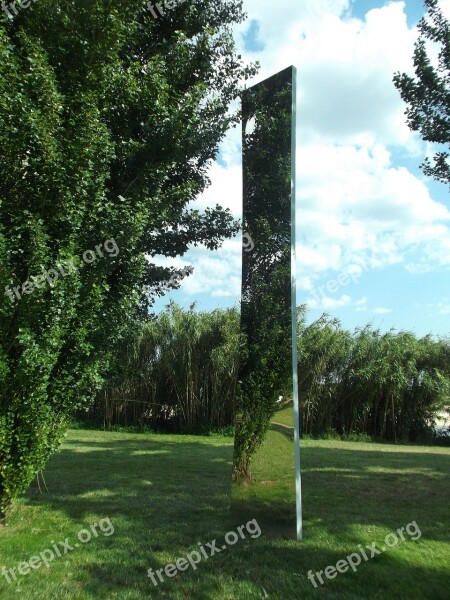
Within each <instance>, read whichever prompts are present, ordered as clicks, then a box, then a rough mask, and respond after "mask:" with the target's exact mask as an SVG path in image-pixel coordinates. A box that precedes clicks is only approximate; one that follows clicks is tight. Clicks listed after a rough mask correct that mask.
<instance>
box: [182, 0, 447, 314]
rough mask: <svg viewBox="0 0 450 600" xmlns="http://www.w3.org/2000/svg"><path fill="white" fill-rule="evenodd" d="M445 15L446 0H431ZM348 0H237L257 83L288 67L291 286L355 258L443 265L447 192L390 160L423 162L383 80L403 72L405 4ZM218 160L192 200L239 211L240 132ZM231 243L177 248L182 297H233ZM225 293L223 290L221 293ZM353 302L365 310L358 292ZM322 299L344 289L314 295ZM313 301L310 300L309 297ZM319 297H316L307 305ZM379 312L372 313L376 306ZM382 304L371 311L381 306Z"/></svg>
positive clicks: (331, 273)
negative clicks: (293, 130) (294, 279)
mask: <svg viewBox="0 0 450 600" xmlns="http://www.w3.org/2000/svg"><path fill="white" fill-rule="evenodd" d="M441 4H442V6H443V7H444V9H445V10H448V11H449V14H450V0H441ZM351 5H352V3H351V2H350V1H349V0H302V1H301V2H292V0H277V2H273V0H270V1H269V0H244V9H245V10H246V11H247V12H248V14H249V21H247V22H246V23H243V24H241V25H239V26H238V27H237V28H236V35H237V39H238V41H239V43H240V45H241V53H242V54H243V55H244V57H245V58H247V59H250V60H255V59H258V60H259V61H260V62H261V64H262V71H261V73H260V74H259V75H258V77H257V79H256V80H255V81H260V80H262V79H264V78H265V77H267V76H270V75H272V74H273V73H275V72H277V71H279V70H281V69H284V68H285V67H287V66H288V65H290V64H296V65H297V66H298V90H299V92H298V93H299V96H298V161H297V164H298V175H297V232H298V242H297V261H298V268H297V271H298V286H299V288H300V289H301V290H308V291H311V290H314V288H316V289H317V286H318V285H319V286H320V285H321V284H322V283H326V282H327V280H329V279H331V278H335V276H336V274H337V273H340V272H344V271H350V270H351V269H354V267H352V266H351V265H358V264H359V265H361V267H363V271H362V273H361V272H360V275H361V277H360V281H363V280H364V275H365V273H366V272H367V271H369V270H372V269H379V270H381V269H383V268H388V267H389V266H392V265H398V264H403V265H404V267H405V268H406V269H407V270H408V271H409V272H410V273H413V274H419V273H424V272H430V271H432V270H434V269H445V268H448V267H449V266H450V210H449V204H448V196H447V195H445V196H443V197H441V198H440V197H437V196H436V197H433V196H432V195H431V194H430V190H429V187H428V185H427V181H426V179H425V178H424V177H423V176H422V175H418V176H417V175H415V174H413V173H411V172H410V171H408V169H407V168H406V167H405V166H402V165H401V164H400V162H399V159H398V156H399V155H400V156H402V155H403V156H407V157H409V158H411V157H412V158H413V159H414V160H415V162H416V164H417V165H419V164H420V163H421V162H422V160H423V156H424V153H425V151H426V145H425V144H424V143H422V142H421V140H420V139H419V138H418V136H416V135H415V134H412V133H411V132H410V131H409V130H408V128H407V126H406V125H405V116H404V111H405V106H404V104H403V102H402V100H401V98H400V95H399V93H398V91H397V90H396V89H395V87H394V85H393V83H392V77H393V74H394V73H395V72H396V71H408V72H413V64H412V54H413V45H414V41H415V39H416V37H417V31H416V30H415V29H410V28H409V27H408V25H407V19H406V12H405V2H396V1H393V2H386V5H385V6H384V7H382V8H378V9H373V10H370V11H368V12H367V14H366V16H365V18H364V19H357V18H354V17H352V16H351V14H350V12H349V10H350V8H351ZM252 20H253V21H256V22H257V24H258V26H259V33H258V39H259V41H260V42H261V43H262V44H263V46H264V49H263V50H262V51H258V52H250V51H249V50H248V49H246V48H245V47H244V34H245V32H246V31H247V30H248V28H249V25H250V22H251V21H252ZM221 161H222V164H221V165H219V164H214V165H213V166H212V168H211V172H210V175H211V179H212V182H213V185H212V186H211V188H209V189H208V190H207V191H206V192H205V193H204V194H203V195H202V196H201V197H200V198H199V199H198V200H197V201H196V203H195V205H196V207H198V208H205V207H206V206H211V205H214V204H216V203H219V204H221V205H222V206H225V207H227V208H230V209H231V211H232V212H233V214H234V215H235V217H240V215H241V211H242V172H241V131H240V128H236V129H234V130H232V131H231V132H230V133H229V134H228V135H227V138H226V140H225V142H224V144H223V145H222V152H221ZM240 255H241V244H240V241H234V242H233V241H230V242H226V243H225V245H224V248H223V250H220V251H219V252H218V253H214V254H211V253H208V252H207V251H206V250H205V249H201V248H197V249H195V250H194V251H192V252H190V253H189V254H188V255H187V256H186V257H185V258H186V259H187V260H189V262H191V263H192V264H194V267H195V272H194V275H193V276H191V277H189V278H188V279H187V280H186V281H185V282H183V290H184V291H185V293H186V294H187V295H189V296H195V294H198V293H202V292H209V293H211V295H212V296H213V297H216V298H219V297H239V285H240V284H239V275H240ZM228 295H229V296H228ZM364 299H365V300H366V301H365V302H364V303H363V302H362V299H361V300H359V301H358V302H356V304H355V308H356V310H357V311H359V312H362V311H363V310H368V308H367V299H366V298H365V297H364ZM312 302H313V303H314V302H316V304H317V305H319V304H320V308H324V309H333V308H338V307H339V306H345V305H347V304H349V303H350V302H351V300H350V297H349V296H347V295H343V296H341V297H340V298H335V299H332V298H323V299H321V301H320V302H317V300H314V301H312ZM311 306H312V304H311ZM318 307H319V306H318ZM380 311H381V312H380ZM386 311H390V309H386V308H384V307H383V306H380V307H377V308H375V309H374V311H373V313H374V314H387V312H386Z"/></svg>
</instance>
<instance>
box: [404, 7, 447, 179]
mask: <svg viewBox="0 0 450 600" xmlns="http://www.w3.org/2000/svg"><path fill="white" fill-rule="evenodd" d="M425 7H426V9H427V12H428V15H427V16H428V17H429V19H428V18H427V16H424V17H423V18H422V19H421V20H420V22H419V25H418V29H419V32H420V35H419V38H418V40H417V42H416V44H415V50H414V68H415V77H411V76H409V75H407V74H406V73H402V74H401V73H396V74H395V76H394V84H395V87H396V88H397V89H398V90H399V91H400V94H401V97H402V99H403V100H404V101H405V102H406V103H407V105H408V108H407V110H406V116H407V123H408V125H409V127H410V128H411V129H412V130H413V131H418V132H419V133H420V135H421V136H422V138H423V139H424V140H425V141H427V142H432V143H436V144H440V145H443V146H445V149H442V150H439V151H438V152H436V154H435V156H434V159H433V161H431V160H430V159H429V158H427V159H426V160H425V163H424V164H423V165H422V167H423V170H424V173H425V174H426V175H429V176H431V177H433V178H435V179H436V180H437V181H441V182H443V183H449V184H450V163H449V153H448V151H447V148H448V145H449V143H450V23H449V21H448V20H447V19H446V18H445V17H444V15H443V13H442V10H441V9H440V8H439V3H438V0H425ZM430 42H431V43H433V44H437V45H438V46H439V54H438V61H437V64H433V60H432V59H431V58H430V56H431V53H430V49H429V47H428V48H427V44H429V43H430Z"/></svg>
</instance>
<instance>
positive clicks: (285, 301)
mask: <svg viewBox="0 0 450 600" xmlns="http://www.w3.org/2000/svg"><path fill="white" fill-rule="evenodd" d="M295 77H296V72H295V69H294V68H293V67H290V68H288V69H286V70H284V71H282V72H280V73H278V74H276V75H274V76H273V77H271V78H269V79H267V80H265V81H263V82H262V83H260V84H258V85H256V86H254V87H252V88H250V89H248V90H246V91H245V92H244V94H243V98H242V111H243V182H244V200H243V202H244V205H243V232H244V237H246V238H247V240H251V242H252V243H251V244H245V245H244V247H243V253H242V297H241V334H242V344H241V353H240V367H239V381H240V383H239V391H238V397H237V406H236V433H235V447H234V460H233V498H232V515H233V520H236V521H237V520H240V522H241V523H244V522H246V521H244V520H243V519H253V518H256V519H257V520H258V522H259V524H260V526H261V528H262V529H263V532H264V531H265V533H266V534H269V535H289V536H291V535H293V536H294V535H295V522H296V515H295V486H294V481H295V479H294V473H295V470H294V452H293V436H294V429H293V425H294V423H293V418H292V420H291V421H288V423H287V424H286V415H291V414H292V413H293V408H292V401H291V403H290V404H289V400H292V358H293V351H295V348H293V341H294V343H296V340H295V339H294V340H293V336H292V303H291V300H292V288H291V286H292V285H295V280H292V281H291V251H292V248H291V244H292V243H293V235H292V231H293V227H292V215H293V214H294V209H293V204H292V203H293V202H294V201H295V199H294V198H293V189H294V186H293V177H294V170H295V160H294V156H293V147H294V144H293V136H294V133H293V132H294V131H295V128H293V122H295V119H294V120H293V117H294V115H293V106H294V105H295V102H293V97H294V93H295ZM294 137H295V136H294ZM294 297H295V296H294ZM294 338H295V336H294ZM295 354H296V352H295ZM280 396H282V397H283V399H285V400H286V401H287V404H286V405H283V401H281V402H280ZM280 410H281V412H280Z"/></svg>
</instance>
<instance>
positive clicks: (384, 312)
mask: <svg viewBox="0 0 450 600" xmlns="http://www.w3.org/2000/svg"><path fill="white" fill-rule="evenodd" d="M372 312H373V314H374V315H387V314H389V313H390V312H392V308H385V307H384V306H377V307H376V308H374V309H373V310H372Z"/></svg>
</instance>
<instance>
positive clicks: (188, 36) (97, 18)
mask: <svg viewBox="0 0 450 600" xmlns="http://www.w3.org/2000/svg"><path fill="white" fill-rule="evenodd" d="M242 18H243V15H242V11H241V2H240V1H239V0H229V1H228V2H220V1H219V2H217V1H214V2H213V1H211V0H203V1H201V0H199V1H196V2H195V3H183V4H180V5H179V6H178V7H177V8H176V9H174V10H172V11H169V12H168V13H167V16H166V17H164V18H160V19H158V20H155V19H154V18H153V17H152V16H151V14H150V12H149V11H148V10H147V7H146V5H145V4H144V3H143V2H140V1H137V0H127V1H125V0H115V1H114V2H113V1H112V0H76V1H73V0H71V1H69V2H68V1H66V0H64V1H63V0H39V2H35V3H33V4H32V5H31V6H30V7H29V8H27V9H23V10H20V11H19V14H18V15H17V16H15V17H14V19H12V20H9V19H8V18H7V17H6V16H5V15H4V14H3V12H2V14H1V16H0V267H1V270H0V290H1V294H0V513H2V512H4V511H5V510H6V509H7V508H8V507H9V506H10V504H11V501H12V500H13V499H14V497H16V496H17V494H19V493H21V492H23V491H24V490H25V489H26V488H27V486H28V485H29V483H30V481H31V480H32V478H33V477H34V475H35V473H36V472H37V471H38V470H39V469H41V468H43V466H44V464H45V462H46V460H47V459H48V457H49V456H50V454H51V453H52V452H53V451H54V450H55V448H56V447H57V445H58V443H59V440H60V438H61V435H62V434H63V431H64V427H65V423H66V420H67V417H68V415H70V414H71V413H72V412H73V411H74V410H76V409H79V408H80V407H83V406H85V405H86V404H87V403H89V401H90V399H92V398H93V397H94V396H95V394H96V392H97V390H98V388H99V386H100V385H101V382H102V374H104V373H105V372H106V371H107V370H108V365H109V364H110V361H111V358H112V356H114V354H115V351H116V348H117V347H118V346H120V344H121V340H122V339H123V338H124V336H125V335H126V333H127V330H128V329H129V328H130V327H131V326H133V325H134V322H135V318H136V313H137V307H138V304H139V303H140V308H141V314H143V315H146V314H147V308H148V306H149V305H151V304H152V301H153V298H154V295H155V294H156V293H157V292H154V294H153V296H152V294H151V293H150V295H149V293H148V290H152V289H153V290H155V289H156V287H157V284H158V282H159V281H160V280H164V279H168V277H169V275H170V270H169V269H161V268H158V267H156V266H155V265H153V264H152V263H151V257H153V256H155V255H157V254H163V255H167V256H177V255H182V254H183V253H184V252H186V250H187V248H188V247H189V245H190V244H200V243H203V244H205V245H207V246H208V247H211V248H216V247H218V245H219V244H220V242H221V240H223V239H224V238H226V237H230V236H232V235H234V234H235V233H236V231H237V224H236V223H235V222H234V221H233V219H232V217H231V215H230V213H229V212H228V211H225V210H224V209H222V208H221V207H216V208H215V209H210V210H208V211H207V212H206V213H205V214H203V215H201V214H199V213H198V212H196V211H192V210H191V209H189V206H188V204H189V201H190V200H192V199H194V198H195V197H196V196H197V195H198V194H199V193H200V192H201V191H203V189H204V188H205V186H206V185H207V184H208V179H207V174H206V173H207V169H208V166H209V164H210V162H211V160H212V159H214V158H215V156H216V153H217V148H218V144H219V142H220V140H221V138H222V137H223V135H224V132H225V131H226V130H227V128H228V127H229V126H230V125H232V124H234V123H236V122H237V121H238V118H239V116H238V115H237V114H230V113H229V112H228V105H229V102H230V101H231V100H233V99H234V98H236V97H237V96H238V95H239V93H240V87H239V86H240V83H239V82H240V81H242V80H243V79H245V78H247V77H248V76H249V75H251V74H253V73H254V68H253V67H246V66H245V65H244V64H243V63H242V61H241V60H240V58H239V57H238V56H236V54H235V50H234V44H233V40H232V37H231V33H230V29H229V25H230V24H232V23H234V22H236V21H240V20H242ZM107 240H109V247H110V248H111V247H112V246H111V245H112V242H113V241H114V244H115V245H116V247H117V252H107V251H106V250H105V248H106V241H107ZM99 248H100V250H98V249H99ZM86 251H91V252H92V253H93V254H90V255H89V256H92V255H95V260H93V261H89V264H87V261H84V260H82V259H81V257H82V256H84V253H85V252H86ZM100 253H101V254H100ZM68 263H70V264H73V265H76V268H73V269H71V272H70V273H69V274H67V275H66V276H62V275H61V276H58V280H57V281H55V282H54V284H53V283H52V284H51V285H50V284H49V283H44V284H43V285H41V286H40V287H38V286H37V285H36V286H34V287H33V289H32V292H30V289H31V288H30V282H34V281H35V280H34V277H35V276H39V275H41V274H42V273H49V272H51V270H53V271H56V272H57V271H58V270H59V267H60V266H62V265H67V264H68ZM56 274H57V275H58V273H56ZM6 286H9V290H10V291H9V293H8V294H3V290H4V289H5V287H6ZM14 288H16V290H17V294H19V296H18V295H17V294H16V292H14V291H12V290H13V289H14ZM0 516H1V515H0Z"/></svg>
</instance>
